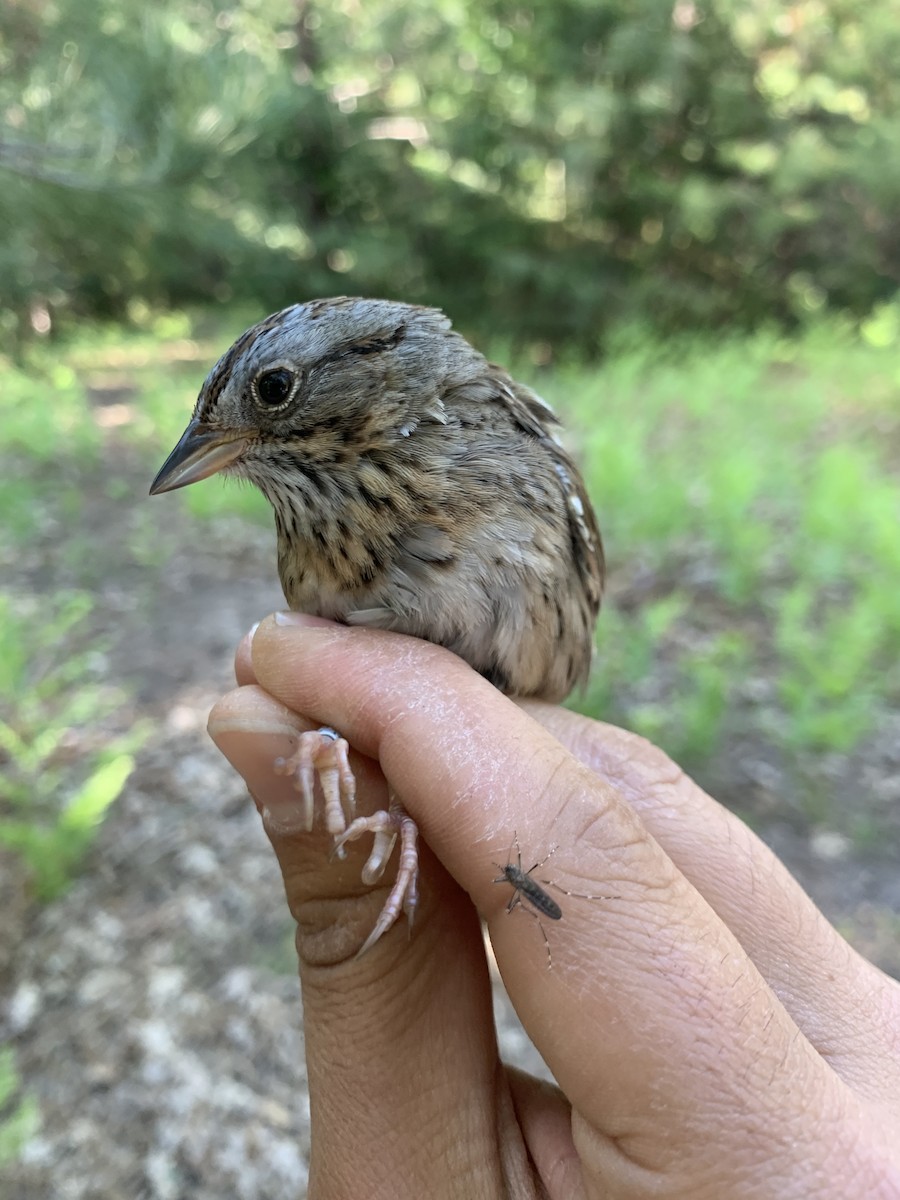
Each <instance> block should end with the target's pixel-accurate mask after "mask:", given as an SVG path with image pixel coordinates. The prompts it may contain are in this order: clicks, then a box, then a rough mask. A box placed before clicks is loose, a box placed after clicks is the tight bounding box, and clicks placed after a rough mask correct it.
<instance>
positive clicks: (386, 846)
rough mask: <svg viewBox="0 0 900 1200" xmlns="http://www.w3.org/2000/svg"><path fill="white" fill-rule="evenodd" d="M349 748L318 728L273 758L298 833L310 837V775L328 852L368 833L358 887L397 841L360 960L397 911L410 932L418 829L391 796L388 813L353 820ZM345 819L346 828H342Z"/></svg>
mask: <svg viewBox="0 0 900 1200" xmlns="http://www.w3.org/2000/svg"><path fill="white" fill-rule="evenodd" d="M349 750H350V747H349V745H348V744H347V741H346V739H345V738H342V737H341V736H340V735H339V734H338V733H337V732H336V731H335V730H334V729H328V728H322V729H315V730H308V731H307V732H305V733H301V734H300V735H299V736H298V739H297V748H296V750H295V751H294V753H293V754H292V755H291V756H290V757H289V758H277V759H276V760H275V771H276V773H277V774H279V775H290V776H293V779H294V786H295V788H296V789H297V791H298V792H299V793H300V795H301V798H302V801H303V805H302V812H301V816H302V821H301V824H300V826H299V828H301V829H303V830H306V831H307V832H310V831H311V830H312V827H313V819H314V814H315V798H314V792H313V788H314V785H315V780H316V776H317V775H318V777H319V783H320V784H321V787H322V795H323V797H324V800H325V809H324V815H325V828H326V829H327V830H328V832H329V833H330V834H331V836H332V837H333V838H334V839H335V842H334V853H335V854H336V855H337V857H338V858H345V857H346V854H347V851H346V849H345V846H346V843H347V842H354V841H356V839H357V838H360V837H362V836H363V835H364V834H366V833H372V834H374V841H373V843H372V849H371V851H370V853H369V857H368V858H367V859H366V863H365V866H364V867H363V869H362V880H363V883H366V884H372V883H375V882H376V881H377V880H379V879H380V878H381V876H382V874H383V873H384V869H385V867H386V866H387V863H388V859H389V858H390V857H391V852H392V851H393V849H394V843H395V842H396V841H397V837H398V835H399V837H400V862H399V865H398V869H397V878H396V879H395V880H394V885H393V887H392V888H391V890H390V893H389V895H388V898H387V900H386V901H385V904H384V907H383V908H382V910H381V912H380V914H379V916H378V920H377V921H376V922H375V927H374V929H373V930H372V932H371V933H370V934H369V936H368V937H367V938H366V940H365V942H364V943H363V945H362V947H361V948H360V950H359V951H358V953H357V956H356V957H357V958H360V957H362V955H363V954H365V953H366V951H367V950H370V949H371V948H372V946H374V945H375V943H376V942H377V941H378V939H379V938H380V937H381V935H382V934H383V933H386V932H387V930H388V929H390V927H391V926H392V925H393V924H394V922H395V921H396V920H397V918H398V917H399V916H400V913H401V911H402V912H404V913H406V919H407V920H408V922H409V924H410V927H411V926H412V923H413V918H414V917H415V910H416V905H417V904H418V900H419V889H418V883H419V852H418V850H417V848H416V841H417V839H418V836H419V829H418V826H417V825H416V823H415V821H414V820H413V819H412V817H411V816H409V814H408V813H407V812H406V810H405V809H404V808H403V806H402V805H401V804H400V802H399V801H398V800H397V799H396V798H395V797H394V796H391V800H390V805H389V807H388V809H387V810H386V811H385V810H381V811H380V812H376V813H373V814H372V815H371V816H369V817H356V818H355V819H353V817H354V813H355V811H356V779H355V778H354V775H353V770H352V768H351V767H350V761H349V757H348V755H349ZM348 818H350V824H349V825H348V824H347V821H348Z"/></svg>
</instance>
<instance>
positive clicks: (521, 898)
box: [491, 831, 616, 969]
mask: <svg viewBox="0 0 900 1200" xmlns="http://www.w3.org/2000/svg"><path fill="white" fill-rule="evenodd" d="M513 846H515V848H516V861H515V862H513V861H512V857H511V856H512V850H513ZM558 848H559V847H558V846H553V847H552V848H551V850H550V853H549V854H546V855H545V856H544V857H543V858H542V859H541V860H540V862H536V863H535V864H534V866H533V867H529V869H528V870H527V871H526V870H524V869H523V868H522V851H521V849H520V848H519V838H518V835H517V834H516V833H515V831H514V832H513V840H512V845H510V848H509V854H507V856H506V858H507V862H506V866H505V867H504V866H501V865H500V863H495V864H494V866H495V867H497V869H498V870H499V871H500V872H502V873H501V874H500V875H498V876H497V878H496V879H494V880H492V881H491V882H492V883H508V884H509V885H510V887H511V888H512V889H513V893H512V895H511V896H510V898H509V903H508V904H507V906H506V911H507V912H508V913H510V912H512V910H513V909H514V908H515V907H516V906H517V905H522V906H523V910H524V911H525V912H527V913H528V915H529V916H531V917H534V919H535V920H536V921H537V923H538V928H539V929H540V931H541V936H542V937H543V939H544V945H545V946H546V947H547V967H548V969H552V967H553V958H552V956H551V954H550V942H549V940H548V938H547V932H546V930H545V929H544V927H543V925H542V924H541V921H540V918H541V917H546V918H547V919H548V920H550V921H560V920H562V915H563V914H562V909H561V908H560V906H559V905H558V904H557V903H556V901H555V900H554V899H553V897H552V896H550V895H548V894H547V892H545V891H544V888H543V887H541V884H542V883H543V884H546V885H547V887H552V888H556V889H557V891H560V892H562V893H563V895H564V896H577V897H579V898H580V899H582V900H615V899H616V897H615V896H588V895H586V894H585V893H584V892H567V891H566V889H565V888H561V887H560V886H559V884H557V883H552V882H551V881H550V880H549V879H542V880H541V881H540V883H538V881H537V880H536V879H534V878H533V873H534V872H535V871H536V870H537V869H538V868H539V867H542V866H543V865H544V863H545V862H546V861H547V859H548V858H550V856H551V855H552V854H555V853H556V851H557V850H558ZM529 905H530V907H528V906H529Z"/></svg>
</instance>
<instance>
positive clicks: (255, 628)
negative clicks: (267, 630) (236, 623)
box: [247, 621, 259, 642]
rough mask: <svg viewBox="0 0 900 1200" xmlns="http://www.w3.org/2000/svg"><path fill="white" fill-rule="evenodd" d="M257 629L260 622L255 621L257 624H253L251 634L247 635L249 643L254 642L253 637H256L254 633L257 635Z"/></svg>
mask: <svg viewBox="0 0 900 1200" xmlns="http://www.w3.org/2000/svg"><path fill="white" fill-rule="evenodd" d="M257 629H259V621H255V622H254V623H253V624H252V625H251V626H250V632H249V633H248V634H247V640H248V641H250V642H252V641H253V635H254V633H256V631H257Z"/></svg>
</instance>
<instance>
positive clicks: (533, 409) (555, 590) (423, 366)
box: [151, 297, 603, 953]
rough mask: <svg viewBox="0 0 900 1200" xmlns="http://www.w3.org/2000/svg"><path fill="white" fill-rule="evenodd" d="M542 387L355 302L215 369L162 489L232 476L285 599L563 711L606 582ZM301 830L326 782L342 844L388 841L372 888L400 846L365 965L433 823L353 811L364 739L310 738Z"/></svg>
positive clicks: (591, 525) (260, 331)
mask: <svg viewBox="0 0 900 1200" xmlns="http://www.w3.org/2000/svg"><path fill="white" fill-rule="evenodd" d="M556 423H557V422H556V418H555V416H554V414H553V412H552V411H551V410H550V408H548V406H547V405H546V404H545V403H544V402H543V401H542V400H541V399H540V398H539V397H538V396H536V395H535V393H534V392H532V391H531V390H530V388H527V387H525V386H523V385H522V384H520V383H516V382H515V380H513V379H511V378H510V376H509V375H508V374H507V373H506V371H504V370H503V369H502V368H501V367H498V366H495V365H494V364H492V363H489V362H487V361H486V360H485V359H484V358H483V357H482V355H481V354H479V353H478V352H477V351H476V350H474V349H473V348H472V346H470V345H469V343H468V342H467V341H466V340H465V339H464V338H463V337H462V336H461V335H460V334H458V333H455V332H454V331H453V330H452V329H451V328H450V322H449V321H448V320H447V318H446V317H445V316H443V314H442V313H440V312H437V311H436V310H434V309H429V308H418V307H415V306H413V305H409V304H399V303H394V302H392V301H387V300H364V299H351V298H346V297H340V298H337V299H332V300H315V301H312V302H311V303H309V304H297V305H294V306H292V307H291V308H286V309H284V311H283V312H279V313H274V314H273V315H272V316H270V317H267V318H266V319H265V320H264V321H261V322H260V323H259V324H258V325H254V326H253V328H252V329H249V330H247V332H246V333H244V334H243V335H242V336H241V337H239V338H238V340H237V341H236V342H235V343H234V345H233V346H232V347H231V349H230V350H229V351H228V352H227V353H226V354H225V355H224V357H223V358H221V359H220V360H219V362H218V363H217V364H216V366H215V367H214V368H213V369H212V371H211V372H210V374H209V376H208V377H207V380H206V382H205V384H204V385H203V389H202V391H201V392H200V396H199V399H198V400H197V405H196V408H195V409H194V415H193V418H192V419H191V422H190V424H189V425H188V427H187V429H186V430H185V433H184V435H183V436H182V438H181V440H180V441H179V443H178V445H177V446H176V447H175V449H174V450H173V451H172V453H171V454H170V455H169V457H168V459H167V460H166V462H165V464H164V465H163V467H162V469H161V471H160V472H159V474H158V475H157V477H156V479H155V480H154V482H153V486H152V488H151V494H156V493H157V492H165V491H171V490H172V489H173V488H178V487H184V486H185V485H186V484H188V483H194V482H195V481H196V480H198V479H204V478H206V476H208V475H212V474H213V473H215V472H216V471H221V470H226V471H228V472H229V473H230V474H234V475H238V476H241V477H243V478H245V479H250V480H252V481H253V482H254V483H255V484H256V485H257V487H258V488H259V489H260V490H261V491H262V492H263V494H264V495H265V496H266V498H267V499H268V500H269V502H270V503H271V505H272V507H273V508H274V510H275V525H276V529H277V532H278V572H279V575H280V577H281V583H282V587H283V588H284V594H285V597H286V598H287V602H288V604H289V605H290V606H291V607H292V608H295V609H299V610H302V611H304V612H309V613H315V614H317V615H319V616H323V617H331V618H333V619H335V620H338V621H344V622H346V623H348V624H350V625H368V626H373V627H376V628H378V629H393V630H397V631H399V632H401V633H407V634H412V635H414V636H416V637H421V638H426V639H428V640H429V641H432V642H437V643H439V644H441V645H443V646H447V647H448V648H449V649H450V650H453V651H455V652H456V653H457V654H459V655H460V656H461V657H462V658H464V659H466V661H467V662H469V663H470V664H471V665H472V666H473V667H474V668H475V669H476V670H477V671H479V672H481V674H482V675H484V676H486V677H487V678H488V679H489V680H490V681H491V682H492V683H494V684H495V685H496V686H497V687H498V688H500V689H501V690H502V691H504V692H506V693H508V694H510V695H516V696H538V697H541V698H543V699H546V700H551V701H554V700H561V699H562V698H563V697H564V696H565V695H566V694H567V693H568V692H569V691H570V690H571V689H572V688H573V687H574V686H575V684H576V683H579V682H581V681H583V680H584V679H585V677H586V675H587V672H588V668H589V666H590V658H591V647H592V641H593V628H594V622H595V620H596V616H597V611H598V609H599V607H600V592H601V588H602V584H603V551H602V546H601V542H600V533H599V530H598V528H597V523H596V520H595V518H594V514H593V511H592V509H591V505H590V501H589V500H588V497H587V495H586V493H585V489H584V485H583V483H582V481H581V477H580V476H579V473H578V471H577V469H576V468H575V466H574V464H573V462H572V460H571V459H570V458H569V456H568V454H567V453H566V452H565V450H563V448H562V447H561V446H560V444H559V442H558V441H557V440H556V437H555V436H554V434H553V432H552V429H553V426H554V425H555V424H556ZM279 768H280V769H282V770H288V771H291V772H295V773H296V780H297V785H298V788H299V789H300V791H301V792H302V795H303V814H302V815H303V828H306V829H311V828H312V823H313V791H312V788H313V781H314V776H315V774H316V773H317V774H318V775H319V777H320V779H321V782H322V789H323V795H324V797H325V821H326V826H327V828H328V830H329V831H330V832H331V833H332V834H333V835H334V836H335V838H336V845H337V848H338V850H339V851H340V849H341V847H342V846H343V844H344V843H345V842H346V841H348V840H351V839H354V838H356V837H359V836H360V835H362V834H363V833H366V832H372V833H374V835H375V841H374V845H373V848H372V853H371V855H370V856H369V859H368V861H367V863H366V866H365V869H364V871H363V879H364V880H365V881H366V882H374V880H376V879H377V878H378V877H379V876H380V874H381V873H382V871H383V870H384V867H385V864H386V862H387V859H388V857H389V855H390V852H391V849H392V847H393V844H394V841H395V839H396V836H397V834H398V833H399V834H400V837H401V853H400V864H399V870H398V875H397V880H396V883H395V884H394V887H393V889H392V891H391V893H390V895H389V897H388V900H387V902H386V904H385V906H384V909H383V910H382V913H381V916H380V917H379V920H378V922H377V924H376V926H375V929H374V930H373V931H372V934H371V936H370V937H369V938H368V940H367V941H366V943H365V945H364V946H363V948H362V951H360V952H361V953H362V952H363V951H364V950H366V949H368V947H369V946H370V945H372V944H373V943H374V942H375V941H376V940H377V938H378V937H380V936H381V934H382V933H383V932H384V931H385V930H386V929H388V928H389V927H390V925H391V924H392V923H393V922H394V921H395V920H396V918H397V916H398V915H399V912H400V909H401V908H403V909H404V910H405V911H406V913H407V916H408V917H409V918H410V920H411V919H412V916H413V911H414V908H415V904H416V881H417V874H418V858H417V851H416V836H417V830H416V826H415V824H414V822H413V821H412V819H411V818H410V817H409V816H408V815H407V814H406V813H405V811H404V810H403V809H402V807H401V806H400V805H399V803H397V802H396V800H392V802H391V806H390V809H389V811H387V812H380V813H375V814H374V815H373V816H371V817H359V818H356V819H355V820H352V821H351V823H350V824H349V826H348V825H347V817H346V815H345V812H349V814H350V815H351V816H352V814H353V803H354V780H353V774H352V772H351V770H350V767H349V765H348V761H347V743H346V742H345V741H344V739H343V738H341V737H339V736H338V735H337V734H336V733H335V732H334V731H333V730H319V731H318V732H312V733H309V734H304V735H301V737H300V743H299V746H298V749H297V752H296V753H295V754H294V755H293V756H292V758H291V759H290V760H289V762H288V763H286V764H285V763H281V764H279Z"/></svg>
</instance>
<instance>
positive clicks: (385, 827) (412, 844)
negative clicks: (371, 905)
mask: <svg viewBox="0 0 900 1200" xmlns="http://www.w3.org/2000/svg"><path fill="white" fill-rule="evenodd" d="M366 833H373V834H374V835H375V840H374V843H373V845H372V851H371V853H370V854H369V857H368V858H367V859H366V865H365V866H364V867H363V871H362V878H363V882H364V883H374V882H375V881H376V880H377V879H380V877H381V875H382V873H383V871H384V868H385V866H386V865H387V861H388V859H389V858H390V856H391V851H392V850H393V848H394V843H395V842H396V840H397V838H398V836H399V838H400V862H399V864H398V866H397V878H396V879H395V880H394V885H393V887H392V888H391V890H390V893H389V894H388V898H387V900H385V902H384V907H383V908H382V910H381V912H380V914H379V916H378V920H377V921H376V922H375V927H374V929H373V930H372V932H371V933H370V934H369V936H368V937H367V938H366V940H365V941H364V942H363V944H362V946H360V948H359V950H358V951H357V952H356V957H357V958H362V956H363V955H364V954H366V953H367V952H368V951H369V950H371V948H372V947H373V946H374V945H375V943H376V942H377V941H378V939H379V938H380V937H381V935H382V934H383V933H386V932H387V931H388V930H389V929H390V927H391V926H392V925H393V924H394V922H395V921H396V920H397V918H398V917H399V916H400V913H401V912H403V913H405V914H406V919H407V921H408V923H409V928H410V930H411V929H412V926H413V921H414V920H415V916H416V906H417V904H418V903H419V851H418V849H417V846H416V842H417V840H418V836H419V827H418V826H417V825H416V823H415V821H414V820H413V819H412V817H411V816H410V815H409V814H408V813H407V811H406V809H405V808H403V806H402V805H401V804H400V803H399V802H398V801H397V800H395V799H394V798H393V797H392V798H391V803H390V807H389V808H388V809H387V811H385V810H383V809H382V810H381V811H380V812H376V813H372V815H371V816H370V817H357V818H356V820H355V821H353V822H351V824H350V825H349V826H348V827H347V829H346V830H345V831H344V833H343V834H342V835H341V837H340V838H339V839H338V842H337V843H336V845H335V849H336V850H340V849H343V846H344V844H345V843H346V842H353V841H356V839H357V838H359V837H362V836H363V835H364V834H366Z"/></svg>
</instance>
